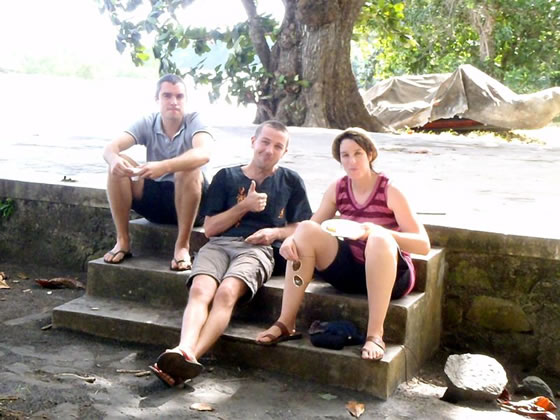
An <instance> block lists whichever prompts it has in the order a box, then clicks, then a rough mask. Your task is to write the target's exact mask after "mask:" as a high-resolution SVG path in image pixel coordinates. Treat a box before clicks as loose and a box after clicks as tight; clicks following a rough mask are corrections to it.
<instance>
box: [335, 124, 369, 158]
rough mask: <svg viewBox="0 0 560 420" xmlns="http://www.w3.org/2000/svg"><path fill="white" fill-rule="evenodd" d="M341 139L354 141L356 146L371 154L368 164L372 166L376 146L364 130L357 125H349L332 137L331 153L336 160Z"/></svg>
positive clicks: (338, 155)
mask: <svg viewBox="0 0 560 420" xmlns="http://www.w3.org/2000/svg"><path fill="white" fill-rule="evenodd" d="M343 140H353V141H355V142H356V143H357V144H358V146H360V147H361V148H362V149H364V150H365V151H366V153H367V154H368V156H370V155H371V160H370V161H369V166H370V167H371V166H372V163H373V161H374V160H375V159H376V158H377V146H376V145H375V142H374V141H373V139H372V138H371V137H370V135H369V134H368V132H367V131H366V130H364V129H362V128H359V127H350V128H347V129H346V130H344V131H343V132H342V133H340V134H339V135H338V136H336V137H335V138H334V140H333V142H332V155H333V157H334V158H335V159H336V160H337V161H338V162H340V144H341V143H342V141H343Z"/></svg>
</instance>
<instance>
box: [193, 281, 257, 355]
mask: <svg viewBox="0 0 560 420" xmlns="http://www.w3.org/2000/svg"><path fill="white" fill-rule="evenodd" d="M247 290H248V287H247V285H246V284H245V283H244V282H243V281H241V280H239V279H238V278H235V277H228V278H225V279H224V280H223V281H222V282H221V283H220V286H219V287H218V290H217V291H216V295H215V296H214V300H213V301H212V309H211V310H210V313H209V314H208V319H207V320H206V322H205V324H204V326H203V327H202V330H201V331H200V335H199V337H198V342H197V344H196V347H195V349H194V356H195V357H196V358H197V359H198V358H200V357H201V356H203V355H204V354H205V353H206V352H207V351H208V350H209V349H210V348H211V347H212V346H213V345H214V343H216V341H218V338H220V336H221V335H222V334H223V332H224V331H225V330H226V328H227V326H228V325H229V321H230V319H231V314H232V313H233V309H234V308H235V304H236V303H237V301H238V300H239V298H241V297H242V296H243V295H244V294H245V293H246V292H247Z"/></svg>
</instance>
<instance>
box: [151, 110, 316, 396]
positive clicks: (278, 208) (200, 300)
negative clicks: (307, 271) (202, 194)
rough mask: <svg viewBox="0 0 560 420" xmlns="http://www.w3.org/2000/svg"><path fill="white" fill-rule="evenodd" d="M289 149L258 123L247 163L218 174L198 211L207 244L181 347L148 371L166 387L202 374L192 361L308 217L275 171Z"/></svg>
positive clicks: (291, 180)
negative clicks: (298, 225) (275, 254)
mask: <svg viewBox="0 0 560 420" xmlns="http://www.w3.org/2000/svg"><path fill="white" fill-rule="evenodd" d="M288 141H289V136H288V131H287V129H286V127H285V126H284V125H283V124H282V123H280V122H278V121H267V122H264V123H262V124H261V125H259V127H257V130H256V132H255V135H254V136H253V137H252V138H251V145H252V148H253V158H252V159H251V162H250V163H249V164H248V165H244V166H237V167H233V168H226V169H222V170H220V171H219V172H218V173H217V174H216V175H215V176H214V178H213V180H212V183H211V185H210V187H209V189H208V193H207V198H206V199H205V202H204V205H203V207H202V209H201V213H202V214H203V215H204V216H205V221H204V229H205V232H206V236H207V237H208V238H209V242H208V243H207V244H206V245H205V246H204V247H202V248H201V249H200V251H199V253H198V255H197V256H196V259H195V261H194V265H193V269H192V273H191V275H190V277H189V280H188V282H187V285H188V286H189V287H190V292H189V300H188V303H187V307H186V309H185V313H184V315H183V323H182V328H181V340H180V342H179V345H178V346H177V347H175V348H174V349H170V350H167V351H165V352H164V353H162V354H161V355H160V357H159V358H158V360H157V363H156V364H155V365H154V366H152V367H151V368H152V370H153V371H154V373H156V375H157V376H158V377H159V378H160V379H161V380H162V381H164V382H165V383H166V384H168V385H170V386H173V385H177V384H179V383H183V382H184V381H185V380H187V379H190V378H193V377H194V376H196V375H198V374H199V373H200V372H201V370H202V365H200V363H198V361H197V359H198V358H200V357H201V356H202V355H203V354H204V353H206V352H207V351H208V350H209V349H210V348H211V347H212V346H213V345H214V343H215V342H216V341H217V340H218V338H219V337H220V336H221V335H222V333H223V332H224V330H225V329H226V327H227V325H228V324H229V320H230V318H231V314H232V312H233V308H234V306H235V304H236V303H237V301H239V300H240V299H244V300H250V299H251V298H252V297H253V296H254V295H255V293H256V292H257V290H258V289H259V288H260V287H261V286H262V285H263V284H264V283H265V282H266V281H267V280H268V279H269V278H270V276H271V274H272V270H273V268H274V252H273V246H275V245H276V246H279V244H281V242H282V241H283V240H284V239H285V238H286V237H287V236H289V235H290V234H292V233H293V232H294V230H295V228H296V226H297V223H298V222H300V221H303V220H307V219H309V218H310V217H311V208H310V206H309V202H308V200H307V195H306V193H305V187H304V184H303V181H302V179H301V177H300V176H299V175H298V174H297V173H296V172H294V171H292V170H290V169H287V168H283V167H279V166H278V165H277V164H278V162H279V161H280V159H281V158H282V157H283V156H284V154H285V153H286V152H287V150H288Z"/></svg>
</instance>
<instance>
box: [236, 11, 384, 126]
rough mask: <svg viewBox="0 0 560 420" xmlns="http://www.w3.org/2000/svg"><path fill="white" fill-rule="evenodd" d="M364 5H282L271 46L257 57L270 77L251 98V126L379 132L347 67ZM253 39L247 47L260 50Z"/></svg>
mask: <svg viewBox="0 0 560 420" xmlns="http://www.w3.org/2000/svg"><path fill="white" fill-rule="evenodd" d="M364 1H365V0H283V2H284V6H285V14H284V20H283V21H282V25H281V27H280V32H279V35H278V38H277V41H276V43H275V44H274V46H273V47H272V49H271V51H270V55H269V56H268V57H265V56H263V58H265V59H266V60H268V66H267V67H266V68H267V70H268V72H269V73H270V74H271V75H272V76H271V77H270V78H268V79H267V80H266V81H265V82H264V83H263V86H262V87H261V91H262V92H263V95H262V96H261V98H257V115H256V117H255V122H256V123H260V122H262V121H265V120H267V119H270V118H275V119H278V120H280V121H282V122H284V123H286V124H288V125H297V126H301V125H304V126H309V127H328V128H340V129H344V128H347V127H351V126H359V127H362V128H364V129H366V130H368V131H385V129H384V127H383V125H382V124H381V123H380V122H379V121H378V120H377V119H376V118H374V117H372V116H370V115H369V113H368V112H367V109H366V107H365V105H364V102H363V100H362V97H361V95H360V92H359V91H358V86H357V83H356V79H355V78H354V74H353V73H352V66H351V63H350V41H351V37H352V30H353V26H354V23H355V21H356V19H357V17H358V14H359V12H360V9H361V7H362V5H363V3H364ZM243 2H244V4H246V3H248V0H243ZM251 3H252V2H251ZM245 8H246V10H247V11H248V14H249V11H250V8H248V7H247V6H246V7H245ZM249 22H250V25H251V24H252V23H251V19H250V20H249ZM254 22H255V20H254V19H253V24H254ZM257 33H258V31H252V32H251V36H252V41H253V43H254V44H255V43H259V45H262V40H260V42H259V40H258V38H256V37H254V36H253V34H257ZM260 56H261V54H260V53H259V57H260ZM261 62H264V61H263V60H262V59H261Z"/></svg>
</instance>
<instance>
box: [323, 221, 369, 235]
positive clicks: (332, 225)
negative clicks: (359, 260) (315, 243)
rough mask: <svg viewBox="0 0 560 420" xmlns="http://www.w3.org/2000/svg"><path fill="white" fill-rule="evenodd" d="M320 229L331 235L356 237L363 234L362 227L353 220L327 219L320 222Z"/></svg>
mask: <svg viewBox="0 0 560 420" xmlns="http://www.w3.org/2000/svg"><path fill="white" fill-rule="evenodd" d="M321 229H323V230H324V231H325V232H327V233H330V234H331V235H333V236H338V237H340V238H348V239H358V238H359V237H360V236H362V235H363V234H364V227H363V226H362V225H361V224H360V223H358V222H354V221H353V220H346V219H329V220H325V221H324V222H323V223H321Z"/></svg>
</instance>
